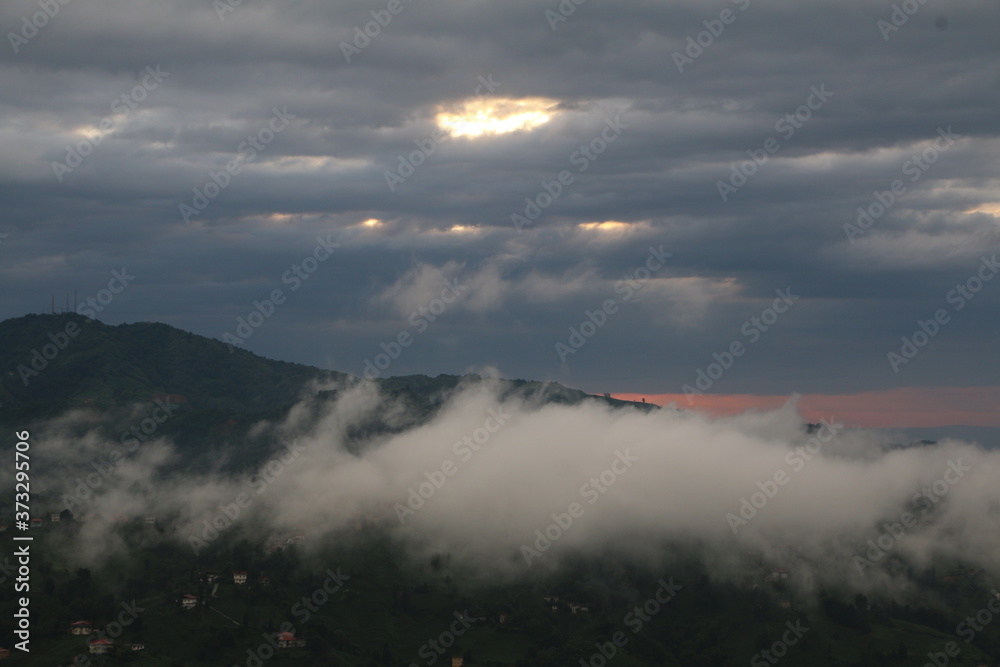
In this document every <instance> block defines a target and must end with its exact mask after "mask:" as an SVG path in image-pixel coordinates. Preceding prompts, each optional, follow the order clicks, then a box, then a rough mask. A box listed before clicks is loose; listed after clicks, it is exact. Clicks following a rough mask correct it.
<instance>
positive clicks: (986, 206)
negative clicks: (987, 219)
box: [966, 201, 1000, 218]
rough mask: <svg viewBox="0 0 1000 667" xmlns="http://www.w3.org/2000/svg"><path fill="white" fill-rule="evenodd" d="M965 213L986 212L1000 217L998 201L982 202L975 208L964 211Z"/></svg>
mask: <svg viewBox="0 0 1000 667" xmlns="http://www.w3.org/2000/svg"><path fill="white" fill-rule="evenodd" d="M966 213H986V214H987V215H992V216H994V217H996V218H1000V202H995V201H994V202H984V203H982V204H980V205H979V206H977V207H976V208H973V209H970V210H968V211H966Z"/></svg>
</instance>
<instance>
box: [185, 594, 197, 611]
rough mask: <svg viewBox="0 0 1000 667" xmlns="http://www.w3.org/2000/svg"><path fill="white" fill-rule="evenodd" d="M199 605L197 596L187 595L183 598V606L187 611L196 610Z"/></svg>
mask: <svg viewBox="0 0 1000 667" xmlns="http://www.w3.org/2000/svg"><path fill="white" fill-rule="evenodd" d="M197 604H198V596H197V595H185V596H184V597H183V598H181V606H182V607H184V608H185V609H194V608H195V605H197Z"/></svg>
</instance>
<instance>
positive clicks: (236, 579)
mask: <svg viewBox="0 0 1000 667" xmlns="http://www.w3.org/2000/svg"><path fill="white" fill-rule="evenodd" d="M233 583H234V584H245V583H247V573H246V572H243V571H239V572H233Z"/></svg>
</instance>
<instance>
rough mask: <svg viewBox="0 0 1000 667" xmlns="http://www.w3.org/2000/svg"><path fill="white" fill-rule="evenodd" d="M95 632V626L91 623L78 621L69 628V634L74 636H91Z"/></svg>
mask: <svg viewBox="0 0 1000 667" xmlns="http://www.w3.org/2000/svg"><path fill="white" fill-rule="evenodd" d="M93 631H94V626H93V624H92V623H91V622H90V621H77V622H76V623H70V626H69V632H70V634H73V635H89V634H90V633H91V632H93Z"/></svg>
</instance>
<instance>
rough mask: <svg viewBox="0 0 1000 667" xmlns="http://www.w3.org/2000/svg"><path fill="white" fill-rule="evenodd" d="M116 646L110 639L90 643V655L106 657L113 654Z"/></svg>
mask: <svg viewBox="0 0 1000 667" xmlns="http://www.w3.org/2000/svg"><path fill="white" fill-rule="evenodd" d="M114 646H115V645H114V644H112V643H111V640H110V639H103V638H101V639H95V640H94V641H92V642H90V653H91V655H106V654H108V653H111V650H112V649H113V648H114Z"/></svg>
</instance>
